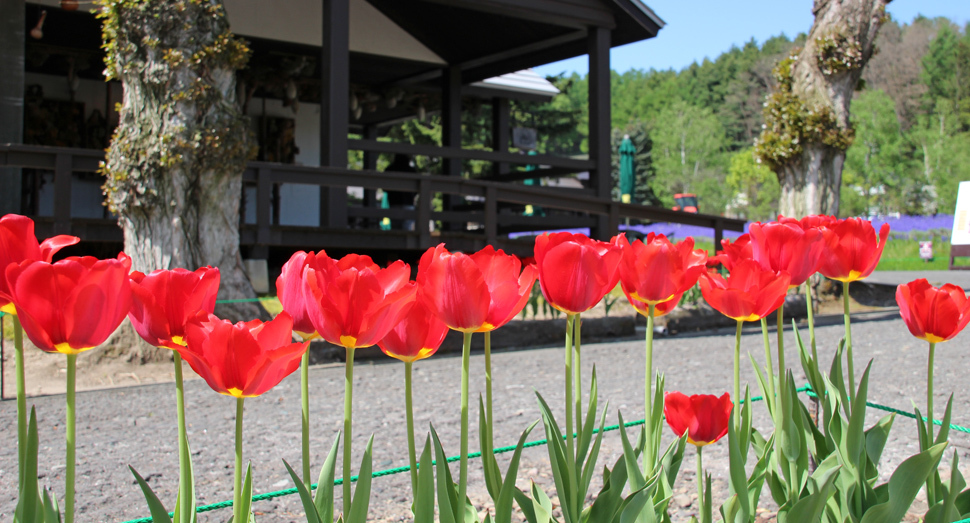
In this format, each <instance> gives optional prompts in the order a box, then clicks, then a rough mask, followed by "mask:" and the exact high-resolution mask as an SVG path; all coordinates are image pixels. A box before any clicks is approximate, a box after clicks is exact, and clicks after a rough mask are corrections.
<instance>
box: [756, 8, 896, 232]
mask: <svg viewBox="0 0 970 523" xmlns="http://www.w3.org/2000/svg"><path fill="white" fill-rule="evenodd" d="M888 1H889V0H815V6H814V9H813V13H814V15H815V23H814V24H813V25H812V29H811V31H810V32H809V35H808V39H807V40H806V42H805V47H804V48H802V49H801V51H800V52H798V53H797V55H796V56H793V57H790V58H789V59H787V60H784V61H782V63H781V64H779V67H778V68H777V69H776V70H775V79H776V81H777V82H778V86H777V88H776V89H775V92H774V93H773V94H772V95H771V96H770V97H769V100H768V103H767V104H766V108H765V130H764V131H763V132H762V134H761V136H760V137H759V139H758V141H757V142H756V144H755V145H756V150H757V153H758V156H759V158H760V159H761V160H762V161H764V162H765V163H767V164H768V165H769V166H770V167H771V168H772V170H774V171H775V173H776V174H777V175H778V181H779V182H780V184H781V201H780V205H779V211H780V212H781V214H783V215H785V216H793V217H800V216H805V215H808V214H833V215H837V214H838V212H839V189H840V187H841V184H842V167H843V164H844V163H845V150H846V149H847V148H848V146H849V145H850V144H851V143H852V136H853V135H852V128H851V125H850V122H849V104H850V103H851V102H852V96H853V93H854V92H855V89H856V86H857V85H858V83H859V79H860V77H861V76H862V69H863V67H865V64H866V62H868V61H869V58H870V57H872V54H873V52H874V50H875V45H874V42H875V39H876V34H877V33H878V31H879V27H880V26H881V25H882V23H883V21H884V20H885V17H886V4H887V3H888Z"/></svg>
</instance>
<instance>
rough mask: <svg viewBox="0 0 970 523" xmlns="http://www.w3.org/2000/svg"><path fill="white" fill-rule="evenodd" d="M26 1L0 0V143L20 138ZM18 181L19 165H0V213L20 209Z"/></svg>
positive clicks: (19, 210) (19, 178)
mask: <svg viewBox="0 0 970 523" xmlns="http://www.w3.org/2000/svg"><path fill="white" fill-rule="evenodd" d="M26 5H27V4H26V3H25V2H24V1H23V0H0V71H2V73H0V143H22V142H23V141H24V140H23V138H24V136H23V129H24V82H25V76H24V46H25V44H24V41H25V40H24V38H25V34H24V32H25V31H26V16H27V15H26V10H27V8H26ZM22 183H23V179H22V177H21V172H20V169H19V168H5V169H0V216H2V215H4V214H9V213H16V214H19V213H20V212H21V209H20V195H21V190H22V187H21V186H22Z"/></svg>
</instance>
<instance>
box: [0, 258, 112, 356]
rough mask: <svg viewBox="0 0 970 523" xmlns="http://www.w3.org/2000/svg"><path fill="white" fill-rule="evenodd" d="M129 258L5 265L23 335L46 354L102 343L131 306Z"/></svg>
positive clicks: (68, 352) (76, 350) (64, 260)
mask: <svg viewBox="0 0 970 523" xmlns="http://www.w3.org/2000/svg"><path fill="white" fill-rule="evenodd" d="M130 269H131V259H130V258H128V256H126V255H125V253H121V254H119V255H118V258H110V259H107V260H99V259H97V258H94V257H91V256H84V257H75V256H72V257H69V258H65V259H63V260H61V261H59V262H57V263H54V264H51V263H48V262H46V261H24V262H23V263H20V264H19V265H18V264H11V265H9V266H7V270H6V281H7V285H8V288H9V289H10V297H11V299H12V301H13V303H14V304H15V305H16V306H17V315H18V316H19V317H20V322H21V324H22V325H23V328H24V332H26V333H27V337H28V338H30V341H32V342H34V345H36V346H37V347H38V348H40V349H42V350H44V351H47V352H61V353H64V354H77V353H79V352H81V351H85V350H88V349H91V348H94V347H96V346H98V345H100V344H101V343H104V341H105V340H106V339H108V336H110V335H111V333H112V332H114V330H115V329H116V328H118V325H121V322H122V320H124V319H125V316H126V315H127V314H128V310H129V309H130V308H131V284H129V283H128V271H129V270H130Z"/></svg>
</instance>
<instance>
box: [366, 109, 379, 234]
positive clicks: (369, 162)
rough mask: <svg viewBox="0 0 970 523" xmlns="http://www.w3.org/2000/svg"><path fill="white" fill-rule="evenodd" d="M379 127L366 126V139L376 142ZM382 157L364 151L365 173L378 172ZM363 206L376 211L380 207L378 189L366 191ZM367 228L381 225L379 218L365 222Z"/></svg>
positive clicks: (372, 152) (368, 219)
mask: <svg viewBox="0 0 970 523" xmlns="http://www.w3.org/2000/svg"><path fill="white" fill-rule="evenodd" d="M377 135H378V133H377V126H376V125H367V126H364V139H366V140H376V139H377ZM379 157H380V154H379V153H376V152H374V151H364V170H365V171H376V170H377V159H378V158H379ZM363 206H364V208H365V209H376V208H378V207H380V204H379V203H378V201H377V189H364V201H363ZM365 223H366V225H365V227H368V228H370V227H377V226H378V224H379V223H380V219H377V218H367V219H366V220H365Z"/></svg>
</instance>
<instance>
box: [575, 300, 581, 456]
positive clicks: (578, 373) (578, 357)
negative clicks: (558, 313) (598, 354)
mask: <svg viewBox="0 0 970 523" xmlns="http://www.w3.org/2000/svg"><path fill="white" fill-rule="evenodd" d="M573 329H574V331H575V333H574V334H573V350H574V352H575V353H576V361H574V362H573V374H574V376H575V380H576V384H575V385H574V386H573V390H574V391H575V395H576V397H575V402H576V433H577V434H582V433H583V364H582V358H581V351H580V346H581V345H582V340H580V337H581V333H582V329H583V320H582V317H581V315H579V314H577V315H576V319H575V320H574V321H573ZM576 450H579V449H578V447H577V449H576Z"/></svg>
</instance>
